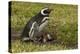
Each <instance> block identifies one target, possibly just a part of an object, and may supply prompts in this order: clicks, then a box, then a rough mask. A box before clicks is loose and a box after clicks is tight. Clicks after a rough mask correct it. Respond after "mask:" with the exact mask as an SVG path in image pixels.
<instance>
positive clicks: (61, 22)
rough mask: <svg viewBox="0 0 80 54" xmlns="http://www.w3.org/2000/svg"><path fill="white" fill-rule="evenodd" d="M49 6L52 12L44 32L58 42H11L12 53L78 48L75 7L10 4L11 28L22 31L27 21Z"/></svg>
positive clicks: (23, 3) (76, 8) (25, 3)
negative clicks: (47, 32) (50, 34)
mask: <svg viewBox="0 0 80 54" xmlns="http://www.w3.org/2000/svg"><path fill="white" fill-rule="evenodd" d="M46 6H49V8H52V9H53V11H52V12H51V14H50V20H49V24H48V26H47V27H45V30H46V31H49V32H51V33H52V34H53V37H54V38H56V40H57V41H58V42H57V43H53V44H41V45H39V44H34V43H32V42H28V43H23V44H22V43H21V42H20V41H19V40H16V41H13V42H12V52H32V51H46V50H65V49H76V48H78V47H77V45H78V40H77V39H78V35H77V33H78V14H77V12H78V11H77V10H78V7H77V5H62V4H43V3H27V2H12V5H11V7H12V9H11V10H12V11H11V28H13V29H14V30H15V31H17V32H18V31H20V30H23V28H24V26H25V24H26V23H27V22H28V21H29V19H30V18H31V17H32V16H34V15H36V14H37V13H38V12H39V11H40V10H41V9H42V8H44V7H46Z"/></svg>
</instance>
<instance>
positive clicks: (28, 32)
mask: <svg viewBox="0 0 80 54" xmlns="http://www.w3.org/2000/svg"><path fill="white" fill-rule="evenodd" d="M51 10H52V9H49V8H43V9H42V10H40V12H39V13H38V14H36V15H35V16H33V17H32V18H31V19H30V20H29V21H28V22H27V24H26V26H25V27H24V30H23V32H22V35H21V38H22V40H23V41H27V40H33V41H35V37H36V36H40V35H39V33H40V32H41V31H42V30H43V29H44V27H45V26H46V25H47V24H48V19H49V14H50V12H51Z"/></svg>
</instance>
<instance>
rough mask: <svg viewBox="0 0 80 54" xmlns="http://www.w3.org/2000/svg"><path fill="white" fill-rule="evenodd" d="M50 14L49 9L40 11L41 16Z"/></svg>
mask: <svg viewBox="0 0 80 54" xmlns="http://www.w3.org/2000/svg"><path fill="white" fill-rule="evenodd" d="M50 12H51V9H49V8H44V9H42V10H41V14H42V15H48V14H49V13H50Z"/></svg>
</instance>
